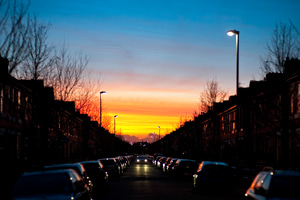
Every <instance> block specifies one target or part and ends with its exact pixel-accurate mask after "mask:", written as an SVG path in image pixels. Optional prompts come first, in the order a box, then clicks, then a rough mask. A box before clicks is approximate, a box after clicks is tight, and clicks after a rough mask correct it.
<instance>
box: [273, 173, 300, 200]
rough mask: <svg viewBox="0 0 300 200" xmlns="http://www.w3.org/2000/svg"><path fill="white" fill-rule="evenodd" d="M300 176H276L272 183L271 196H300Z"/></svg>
mask: <svg viewBox="0 0 300 200" xmlns="http://www.w3.org/2000/svg"><path fill="white" fill-rule="evenodd" d="M299 185H300V177H299V176H275V177H273V180H272V182H271V185H270V196H273V197H285V198H299Z"/></svg>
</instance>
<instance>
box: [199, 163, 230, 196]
mask: <svg viewBox="0 0 300 200" xmlns="http://www.w3.org/2000/svg"><path fill="white" fill-rule="evenodd" d="M234 181H235V176H234V173H233V170H232V168H231V167H230V166H229V165H228V164H227V163H224V162H212V161H202V162H201V163H200V164H199V167H198V169H197V172H196V173H195V174H194V175H193V189H194V190H195V191H201V192H211V191H213V192H215V191H218V192H223V193H224V192H225V193H227V194H230V193H232V192H233V190H234V183H235V182H234Z"/></svg>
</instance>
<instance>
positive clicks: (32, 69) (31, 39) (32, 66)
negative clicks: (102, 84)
mask: <svg viewBox="0 0 300 200" xmlns="http://www.w3.org/2000/svg"><path fill="white" fill-rule="evenodd" d="M49 27H50V24H44V23H42V22H38V20H37V17H36V16H34V17H33V19H30V28H29V35H28V56H27V58H26V59H25V61H24V62H23V63H22V64H21V65H20V67H19V70H18V77H19V78H23V79H33V80H37V79H43V80H44V81H45V82H46V84H47V82H48V81H49V79H50V78H53V72H54V70H53V59H51V56H52V55H51V54H52V52H53V48H54V47H53V45H48V42H47V38H48V31H49Z"/></svg>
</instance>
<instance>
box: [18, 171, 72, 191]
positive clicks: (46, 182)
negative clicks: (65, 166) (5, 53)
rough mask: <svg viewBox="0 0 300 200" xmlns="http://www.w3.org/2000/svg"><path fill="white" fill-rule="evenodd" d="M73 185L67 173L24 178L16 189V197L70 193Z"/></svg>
mask: <svg viewBox="0 0 300 200" xmlns="http://www.w3.org/2000/svg"><path fill="white" fill-rule="evenodd" d="M71 188H72V185H71V181H70V178H69V176H68V175H67V174H66V173H63V174H61V173H59V174H58V173H57V174H56V173H49V174H38V175H30V176H22V177H21V178H20V180H19V181H18V183H17V184H16V187H15V189H14V195H15V196H28V195H34V194H59V193H70V192H71V191H72V189H71Z"/></svg>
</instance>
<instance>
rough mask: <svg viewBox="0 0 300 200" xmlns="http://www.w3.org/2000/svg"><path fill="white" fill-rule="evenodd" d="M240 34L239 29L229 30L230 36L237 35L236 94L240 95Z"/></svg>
mask: <svg viewBox="0 0 300 200" xmlns="http://www.w3.org/2000/svg"><path fill="white" fill-rule="evenodd" d="M239 34H240V32H239V31H237V30H230V31H227V35H228V36H233V35H236V96H237V97H238V89H239Z"/></svg>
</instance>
